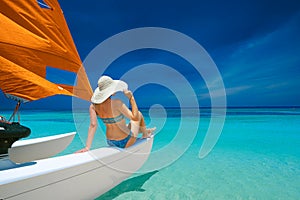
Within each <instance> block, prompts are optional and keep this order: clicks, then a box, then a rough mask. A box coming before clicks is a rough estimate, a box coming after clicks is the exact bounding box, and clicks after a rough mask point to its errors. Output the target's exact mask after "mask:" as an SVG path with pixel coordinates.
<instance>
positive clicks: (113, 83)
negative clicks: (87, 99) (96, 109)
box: [91, 76, 128, 104]
mask: <svg viewBox="0 0 300 200" xmlns="http://www.w3.org/2000/svg"><path fill="white" fill-rule="evenodd" d="M127 88H128V85H127V83H125V82H124V81H121V80H113V79H112V78H110V77H109V76H101V77H100V78H99V80H98V87H97V88H96V89H95V91H94V94H93V96H92V98H91V101H92V103H96V104H99V103H102V102H104V101H105V100H106V99H107V98H109V97H110V96H111V95H113V94H114V93H116V92H121V91H124V90H125V89H127Z"/></svg>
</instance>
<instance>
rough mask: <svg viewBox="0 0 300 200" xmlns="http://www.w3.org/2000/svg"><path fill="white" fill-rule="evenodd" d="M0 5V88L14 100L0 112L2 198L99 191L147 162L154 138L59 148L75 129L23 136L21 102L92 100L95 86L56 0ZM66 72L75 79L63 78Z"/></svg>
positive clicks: (87, 195)
mask: <svg viewBox="0 0 300 200" xmlns="http://www.w3.org/2000/svg"><path fill="white" fill-rule="evenodd" d="M0 7H1V11H0V26H1V27H2V28H1V29H0V65H1V67H0V89H1V91H2V92H3V93H4V94H5V96H6V97H8V98H9V99H12V100H14V101H16V102H17V104H16V108H15V110H14V112H13V114H12V116H11V118H10V119H9V120H6V119H4V118H3V117H1V118H0V145H1V146H0V199H53V198H58V199H93V198H96V197H98V196H100V195H101V194H103V193H105V192H106V191H108V190H110V189H111V188H113V187H115V186H116V185H118V184H119V183H121V182H122V181H123V180H124V179H126V178H127V177H129V176H130V175H131V174H132V173H134V172H136V171H137V170H138V169H139V168H140V167H141V166H142V165H143V164H144V163H145V162H146V160H147V159H148V157H149V154H150V152H151V149H152V145H153V140H154V138H153V137H150V138H146V139H139V140H138V141H137V142H136V143H135V144H134V145H133V146H131V147H129V148H126V149H120V148H116V147H108V146H107V147H101V148H97V149H93V150H91V151H88V152H85V153H78V154H68V155H61V156H56V155H57V154H58V153H60V152H61V151H63V150H64V149H65V148H67V147H68V145H69V144H70V143H71V141H72V140H73V138H74V136H75V135H76V132H72V133H63V134H57V133H49V136H46V137H43V138H32V139H26V138H27V137H28V136H29V135H30V134H34V133H31V130H30V128H28V127H25V126H23V125H21V123H20V117H19V112H18V111H19V108H20V106H21V104H23V103H30V102H31V101H35V100H39V99H42V98H48V97H50V96H54V95H68V96H73V97H74V98H79V99H82V100H86V101H90V98H91V96H92V92H93V91H92V89H91V86H90V82H89V79H88V77H87V74H86V72H85V69H84V66H82V61H81V59H80V56H79V54H78V52H77V49H76V46H75V43H74V41H73V38H72V36H71V33H70V30H69V28H68V25H67V22H66V20H65V18H64V15H63V12H62V10H61V8H60V5H59V3H58V1H57V0H44V1H43V0H26V1H11V0H2V1H0ZM53 71H54V72H55V74H62V75H61V77H56V76H55V77H53V76H51V73H53ZM66 74H67V76H65V75H66ZM70 74H71V75H72V76H75V79H74V81H73V82H72V81H69V80H65V77H68V76H69V75H70ZM71 75H70V76H71ZM16 116H18V121H17V122H16V121H15V117H16ZM11 120H13V122H11Z"/></svg>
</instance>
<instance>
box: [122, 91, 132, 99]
mask: <svg viewBox="0 0 300 200" xmlns="http://www.w3.org/2000/svg"><path fill="white" fill-rule="evenodd" d="M123 92H124V94H125V96H126V97H127V98H128V99H129V100H130V99H131V97H132V96H133V94H132V92H131V91H130V90H127V89H126V90H124V91H123Z"/></svg>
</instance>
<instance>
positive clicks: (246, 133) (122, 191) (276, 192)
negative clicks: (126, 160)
mask: <svg viewBox="0 0 300 200" xmlns="http://www.w3.org/2000/svg"><path fill="white" fill-rule="evenodd" d="M142 111H143V113H144V115H145V118H146V121H147V123H148V124H150V125H157V128H158V132H157V135H156V136H155V140H154V146H153V152H156V151H165V152H167V153H169V154H170V156H171V155H172V154H178V155H179V156H178V158H176V159H174V160H172V162H169V163H168V164H167V165H165V166H163V167H161V168H156V169H153V170H150V171H145V172H143V170H141V172H140V173H137V174H134V175H133V176H132V177H130V178H129V179H127V180H125V181H124V182H122V183H121V184H120V185H118V186H117V187H115V188H114V189H112V190H111V191H109V192H107V193H105V194H103V195H102V196H100V197H98V198H97V200H103V199H116V200H117V199H118V200H123V199H126V200H127V199H135V200H136V199H158V200H161V199H172V200H173V199H180V200H182V199H205V200H210V199H230V200H234V199H264V200H265V199H272V200H273V199H284V200H286V199H299V198H300V108H229V109H227V115H226V121H225V123H224V127H223V130H222V133H221V135H220V137H219V140H218V142H217V144H216V145H215V147H214V148H213V150H212V151H211V152H210V153H209V154H208V156H206V157H205V158H203V159H200V158H199V150H200V147H201V145H202V143H203V138H204V136H205V134H206V131H207V129H208V126H209V123H210V120H211V115H210V110H209V109H200V116H199V115H198V114H197V112H194V111H193V109H189V112H188V113H189V115H188V116H186V115H185V118H188V120H185V122H184V123H180V122H181V121H182V120H183V119H182V117H181V110H180V109H167V110H164V111H163V112H161V113H159V112H158V113H155V112H153V111H151V112H150V115H149V112H148V110H147V109H144V110H142ZM9 114H10V113H8V112H7V111H5V112H1V113H0V115H4V116H5V117H7V118H8V117H9ZM162 116H163V118H162ZM74 117H75V118H76V119H77V120H75V121H77V122H76V123H74V119H73V118H74ZM212 117H218V116H212ZM199 119H200V121H198V120H199ZM80 120H81V122H80V124H78V123H79V122H78V121H80ZM162 121H163V123H161V122H162ZM21 122H22V124H24V125H26V126H29V127H30V128H31V130H32V134H31V136H30V137H31V138H35V137H41V136H46V135H54V134H58V133H65V132H71V131H76V129H78V131H79V134H78V135H77V136H76V137H75V139H74V141H73V142H72V143H71V145H70V146H69V147H68V148H67V149H66V150H65V151H64V152H62V153H61V154H60V155H64V154H68V153H73V152H74V151H76V150H77V149H80V148H81V147H82V145H83V143H84V142H85V134H86V131H87V127H88V123H89V120H88V118H86V115H85V114H84V113H80V112H79V113H75V114H74V113H72V111H27V110H23V111H21ZM195 123H197V124H195ZM198 125H199V127H198V128H197V131H196V132H192V131H189V130H194V127H195V126H198ZM182 126H183V129H182V130H183V131H184V133H181V134H183V135H186V136H187V138H192V139H193V140H192V141H191V144H190V145H189V146H188V148H187V149H184V150H185V151H183V152H182V151H181V150H182V149H183V148H181V146H180V145H181V141H182V138H179V139H176V135H177V134H178V129H179V127H182ZM100 127H101V128H99V129H98V133H97V135H96V138H95V139H94V143H93V148H97V147H99V146H103V145H105V142H104V136H103V134H102V133H101V132H103V130H102V128H103V125H100ZM191 134H192V135H193V137H190V136H191ZM183 140H184V138H183ZM172 142H173V143H174V142H175V143H176V146H177V147H178V149H180V151H181V152H179V151H177V150H178V149H177V148H173V149H172V148H169V147H168V144H169V143H172ZM182 142H184V141H182ZM168 148H169V149H168ZM181 154H182V155H181ZM155 159H156V160H155ZM155 159H154V158H151V156H150V159H149V163H150V162H159V160H157V159H158V158H155ZM161 159H164V158H163V157H162V158H161ZM149 163H146V166H147V165H148V164H149Z"/></svg>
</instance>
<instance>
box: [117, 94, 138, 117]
mask: <svg viewBox="0 0 300 200" xmlns="http://www.w3.org/2000/svg"><path fill="white" fill-rule="evenodd" d="M124 94H125V95H126V96H127V98H128V99H129V102H130V105H131V112H130V110H129V109H128V108H127V106H126V105H125V104H122V106H121V112H122V113H123V114H125V115H126V116H127V117H129V118H130V119H131V120H134V121H137V120H139V109H138V107H137V104H136V102H135V99H134V96H133V94H132V92H131V91H130V90H124Z"/></svg>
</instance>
